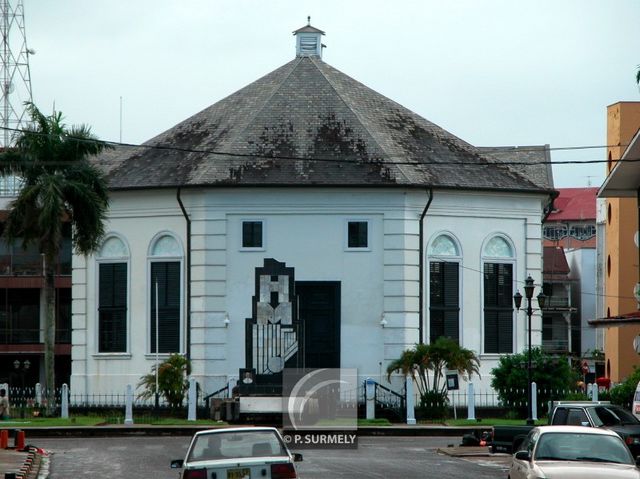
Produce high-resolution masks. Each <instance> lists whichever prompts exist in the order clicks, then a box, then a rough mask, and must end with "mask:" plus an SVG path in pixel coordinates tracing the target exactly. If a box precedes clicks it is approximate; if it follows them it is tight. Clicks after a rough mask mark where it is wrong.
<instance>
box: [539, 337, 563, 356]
mask: <svg viewBox="0 0 640 479" xmlns="http://www.w3.org/2000/svg"><path fill="white" fill-rule="evenodd" d="M542 350H543V351H545V352H547V353H567V352H569V340H568V339H543V340H542Z"/></svg>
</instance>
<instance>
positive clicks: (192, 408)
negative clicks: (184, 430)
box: [187, 376, 198, 421]
mask: <svg viewBox="0 0 640 479" xmlns="http://www.w3.org/2000/svg"><path fill="white" fill-rule="evenodd" d="M197 403H198V391H197V388H196V378H194V377H193V376H191V377H189V415H188V417H187V421H195V420H196V404H197Z"/></svg>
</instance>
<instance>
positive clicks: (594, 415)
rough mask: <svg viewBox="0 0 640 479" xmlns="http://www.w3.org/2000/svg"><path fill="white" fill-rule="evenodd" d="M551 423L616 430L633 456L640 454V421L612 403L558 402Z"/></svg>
mask: <svg viewBox="0 0 640 479" xmlns="http://www.w3.org/2000/svg"><path fill="white" fill-rule="evenodd" d="M551 424H554V425H558V424H563V425H565V424H566V425H574V426H591V427H604V428H607V429H610V430H612V431H614V432H616V433H617V434H618V435H619V436H620V437H621V438H622V440H623V441H624V442H625V444H626V445H627V446H628V447H629V450H630V451H631V454H633V456H634V457H637V456H639V455H640V421H639V420H638V419H637V418H636V417H635V416H634V415H633V414H631V413H630V412H629V411H627V410H626V409H624V408H622V407H620V406H616V405H614V404H598V403H582V404H558V405H557V406H556V408H555V409H554V411H553V417H552V418H551Z"/></svg>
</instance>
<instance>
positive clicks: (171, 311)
mask: <svg viewBox="0 0 640 479" xmlns="http://www.w3.org/2000/svg"><path fill="white" fill-rule="evenodd" d="M149 288H150V292H149V293H150V294H149V298H150V304H149V351H150V352H151V353H155V352H156V340H157V344H158V345H159V348H158V352H159V353H178V352H180V350H181V347H180V345H181V344H182V338H181V331H182V247H181V246H180V243H178V241H177V240H176V238H175V237H174V236H173V235H171V234H169V233H161V234H159V235H158V236H157V237H156V238H155V239H154V241H152V243H151V248H150V249H149ZM156 293H157V294H156ZM156 330H157V334H156Z"/></svg>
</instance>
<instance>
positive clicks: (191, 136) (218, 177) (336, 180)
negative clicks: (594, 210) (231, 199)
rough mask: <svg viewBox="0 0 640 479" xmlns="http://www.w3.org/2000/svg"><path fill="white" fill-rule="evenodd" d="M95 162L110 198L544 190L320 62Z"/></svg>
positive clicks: (307, 62)
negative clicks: (168, 193)
mask: <svg viewBox="0 0 640 479" xmlns="http://www.w3.org/2000/svg"><path fill="white" fill-rule="evenodd" d="M96 162H97V164H98V165H100V166H101V167H102V168H103V169H104V171H105V172H106V173H107V178H108V180H109V184H110V187H111V188H113V189H133V188H162V187H175V186H204V185H209V186H225V185H246V186H255V185H260V186H264V185H296V186H302V185H325V186H356V185H357V186H405V187H408V186H421V187H434V188H463V189H491V190H522V191H529V192H541V191H543V190H547V189H548V186H547V185H544V186H543V185H541V184H536V183H534V182H531V181H529V180H528V179H526V178H525V177H523V176H521V175H520V174H519V173H518V172H517V171H516V170H515V169H513V168H509V167H506V166H504V165H501V164H500V162H499V161H497V160H496V159H495V158H490V157H485V156H483V155H482V153H481V152H480V151H479V150H478V149H476V148H474V147H473V146H471V145H469V144H468V143H466V142H464V141H462V140H460V139H459V138H457V137H455V136H454V135H452V134H450V133H448V132H447V131H445V130H443V129H442V128H440V127H438V126H437V125H435V124H433V123H431V122H429V121H427V120H425V119H424V118H422V117H420V116H419V115H417V114H415V113H413V112H411V111H410V110H408V109H406V108H404V107H402V106H401V105H399V104H397V103H395V102H394V101H392V100H389V99H388V98H386V97H384V96H382V95H380V94H379V93H376V92H375V91H373V90H371V89H370V88H367V87H366V86H364V85H363V84H361V83H359V82H357V81H355V80H354V79H352V78H350V77H348V76H347V75H345V74H343V73H341V72H340V71H338V70H336V69H335V68H332V67H331V66H329V65H328V64H326V63H324V62H323V61H322V60H321V59H319V58H318V57H298V58H296V59H294V60H293V61H291V62H289V63H287V64H285V65H283V66H282V67H280V68H278V69H277V70H274V71H273V72H271V73H269V74H268V75H266V76H264V77H262V78H260V79H259V80H257V81H255V82H254V83H251V84H250V85H248V86H246V87H245V88H243V89H241V90H239V91H237V92H236V93H234V94H232V95H230V96H228V97H227V98H224V99H223V100H221V101H219V102H217V103H215V104H214V105H212V106H210V107H208V108H206V109H205V110H203V111H201V112H200V113H197V114H196V115H194V116H192V117H191V118H188V119H187V120H185V121H183V122H181V123H179V124H178V125H176V126H174V127H173V128H170V129H169V130H167V131H165V132H164V133H162V134H160V135H158V136H156V137H155V138H153V139H151V140H149V141H148V142H146V143H145V144H144V145H143V146H139V147H119V148H117V149H115V150H111V151H108V152H106V153H104V154H102V155H101V156H99V157H97V158H96Z"/></svg>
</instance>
